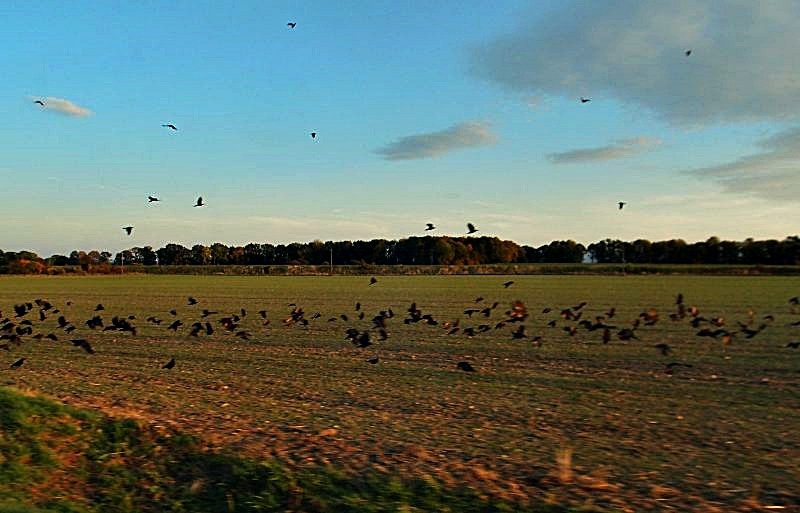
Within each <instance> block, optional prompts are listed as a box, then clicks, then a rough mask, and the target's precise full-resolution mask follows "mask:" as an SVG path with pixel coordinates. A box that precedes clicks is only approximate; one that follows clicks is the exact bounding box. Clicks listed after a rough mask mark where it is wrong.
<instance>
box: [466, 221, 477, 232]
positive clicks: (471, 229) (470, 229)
mask: <svg viewBox="0 0 800 513" xmlns="http://www.w3.org/2000/svg"><path fill="white" fill-rule="evenodd" d="M477 231H478V229H477V228H475V225H474V224H472V223H467V235H470V234H473V233H475V232H477Z"/></svg>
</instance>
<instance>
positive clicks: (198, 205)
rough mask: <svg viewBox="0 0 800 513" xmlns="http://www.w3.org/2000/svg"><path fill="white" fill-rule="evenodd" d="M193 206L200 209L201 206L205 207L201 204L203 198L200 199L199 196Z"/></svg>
mask: <svg viewBox="0 0 800 513" xmlns="http://www.w3.org/2000/svg"><path fill="white" fill-rule="evenodd" d="M194 206H195V207H202V206H205V203H203V197H202V196H200V197H198V198H197V203H195V205H194Z"/></svg>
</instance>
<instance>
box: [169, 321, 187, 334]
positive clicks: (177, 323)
mask: <svg viewBox="0 0 800 513" xmlns="http://www.w3.org/2000/svg"><path fill="white" fill-rule="evenodd" d="M182 325H183V321H181V320H180V319H178V320H176V321H175V322H173V323H172V324H170V325H169V326H168V327H167V329H168V330H172V331H175V332H177V331H178V328H180V327H181V326H182Z"/></svg>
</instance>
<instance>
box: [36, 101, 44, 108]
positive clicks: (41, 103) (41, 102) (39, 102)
mask: <svg viewBox="0 0 800 513" xmlns="http://www.w3.org/2000/svg"><path fill="white" fill-rule="evenodd" d="M33 103H38V104H39V105H41V106H42V107H44V102H43V101H42V100H35V101H34V102H33Z"/></svg>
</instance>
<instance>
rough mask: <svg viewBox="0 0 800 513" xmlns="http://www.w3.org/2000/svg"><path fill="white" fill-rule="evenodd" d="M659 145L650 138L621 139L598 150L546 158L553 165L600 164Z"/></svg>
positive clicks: (571, 151)
mask: <svg viewBox="0 0 800 513" xmlns="http://www.w3.org/2000/svg"><path fill="white" fill-rule="evenodd" d="M659 144H661V141H660V140H659V139H655V138H652V137H635V138H633V139H621V140H619V141H616V142H615V143H614V144H610V145H608V146H600V147H598V148H580V149H576V150H569V151H564V152H558V153H550V154H549V155H547V158H548V159H549V160H550V161H551V162H552V163H554V164H579V163H583V162H602V161H606V160H616V159H621V158H625V157H630V156H633V155H635V154H637V153H641V152H644V151H647V150H650V149H652V148H653V147H655V146H658V145H659Z"/></svg>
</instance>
